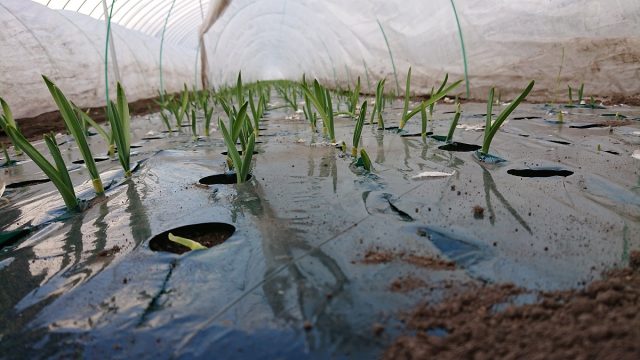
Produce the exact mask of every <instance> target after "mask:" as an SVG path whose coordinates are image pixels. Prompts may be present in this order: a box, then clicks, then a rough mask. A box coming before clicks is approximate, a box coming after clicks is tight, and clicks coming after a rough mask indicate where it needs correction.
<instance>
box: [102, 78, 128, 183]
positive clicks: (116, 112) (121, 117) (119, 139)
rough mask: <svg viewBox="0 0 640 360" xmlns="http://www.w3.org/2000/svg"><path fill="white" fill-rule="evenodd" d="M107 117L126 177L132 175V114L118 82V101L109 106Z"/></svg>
mask: <svg viewBox="0 0 640 360" xmlns="http://www.w3.org/2000/svg"><path fill="white" fill-rule="evenodd" d="M107 118H108V119H109V123H110V124H111V131H112V135H111V136H112V138H113V141H114V142H115V144H116V146H117V147H118V160H120V165H121V166H122V169H123V170H124V176H125V177H131V162H130V161H131V160H130V159H131V115H130V114H129V103H128V102H127V98H126V96H125V93H124V89H123V88H122V85H121V84H120V83H118V86H117V98H116V103H114V102H113V101H111V102H110V103H109V106H107Z"/></svg>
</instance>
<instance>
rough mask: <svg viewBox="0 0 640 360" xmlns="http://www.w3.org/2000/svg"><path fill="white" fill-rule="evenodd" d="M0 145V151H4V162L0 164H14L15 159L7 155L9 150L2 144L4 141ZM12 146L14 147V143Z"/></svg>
mask: <svg viewBox="0 0 640 360" xmlns="http://www.w3.org/2000/svg"><path fill="white" fill-rule="evenodd" d="M0 145H2V152H3V153H4V163H3V164H2V166H3V167H6V166H10V165H12V164H15V163H16V161H15V160H11V157H10V156H9V151H7V147H6V146H5V145H4V143H2V144H0ZM14 147H15V145H14ZM16 150H17V149H16Z"/></svg>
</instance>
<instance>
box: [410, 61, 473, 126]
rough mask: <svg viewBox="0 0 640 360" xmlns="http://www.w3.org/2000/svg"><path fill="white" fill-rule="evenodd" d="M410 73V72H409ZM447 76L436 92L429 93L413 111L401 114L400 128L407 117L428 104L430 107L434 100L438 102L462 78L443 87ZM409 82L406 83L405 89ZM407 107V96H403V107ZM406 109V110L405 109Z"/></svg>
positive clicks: (458, 83) (412, 115)
mask: <svg viewBox="0 0 640 360" xmlns="http://www.w3.org/2000/svg"><path fill="white" fill-rule="evenodd" d="M409 75H411V74H409ZM448 78H449V76H448V75H447V76H445V79H444V81H443V83H442V85H441V86H440V88H439V89H438V92H437V93H435V94H431V96H430V97H429V100H427V101H423V102H422V104H420V106H418V107H416V108H415V109H413V111H411V112H410V113H406V114H405V115H404V116H403V120H402V121H401V122H400V129H402V128H403V127H404V125H405V124H406V122H407V121H409V119H411V118H412V117H414V116H415V115H416V114H417V113H419V112H421V111H422V108H424V107H426V106H429V107H430V108H431V106H433V105H434V104H435V103H436V102H438V101H439V100H440V99H442V98H443V97H445V96H446V95H447V93H449V92H450V91H451V90H453V89H455V88H456V87H457V86H458V85H460V83H461V82H462V80H458V81H456V82H454V83H453V84H451V85H449V86H447V87H446V88H445V85H446V81H447V79H448ZM408 86H409V84H408V83H407V90H408V89H409V88H408ZM408 107H409V103H408V97H405V108H407V109H408ZM407 111H408V110H407Z"/></svg>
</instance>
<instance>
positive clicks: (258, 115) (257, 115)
mask: <svg viewBox="0 0 640 360" xmlns="http://www.w3.org/2000/svg"><path fill="white" fill-rule="evenodd" d="M264 104H265V103H264V96H262V95H260V97H259V99H258V106H256V105H255V101H254V100H253V92H252V91H251V90H249V108H250V109H251V115H252V116H253V131H254V132H255V133H256V137H257V136H258V135H259V130H258V127H259V126H260V119H262V116H263V114H264V106H265V105H264Z"/></svg>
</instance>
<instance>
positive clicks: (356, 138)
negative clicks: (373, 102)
mask: <svg viewBox="0 0 640 360" xmlns="http://www.w3.org/2000/svg"><path fill="white" fill-rule="evenodd" d="M366 116H367V101H366V100H365V101H363V102H362V105H360V115H359V116H358V121H356V128H355V130H354V131H353V148H352V149H351V156H353V157H356V156H358V144H360V137H361V136H362V127H363V126H364V118H365V117H366Z"/></svg>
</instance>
